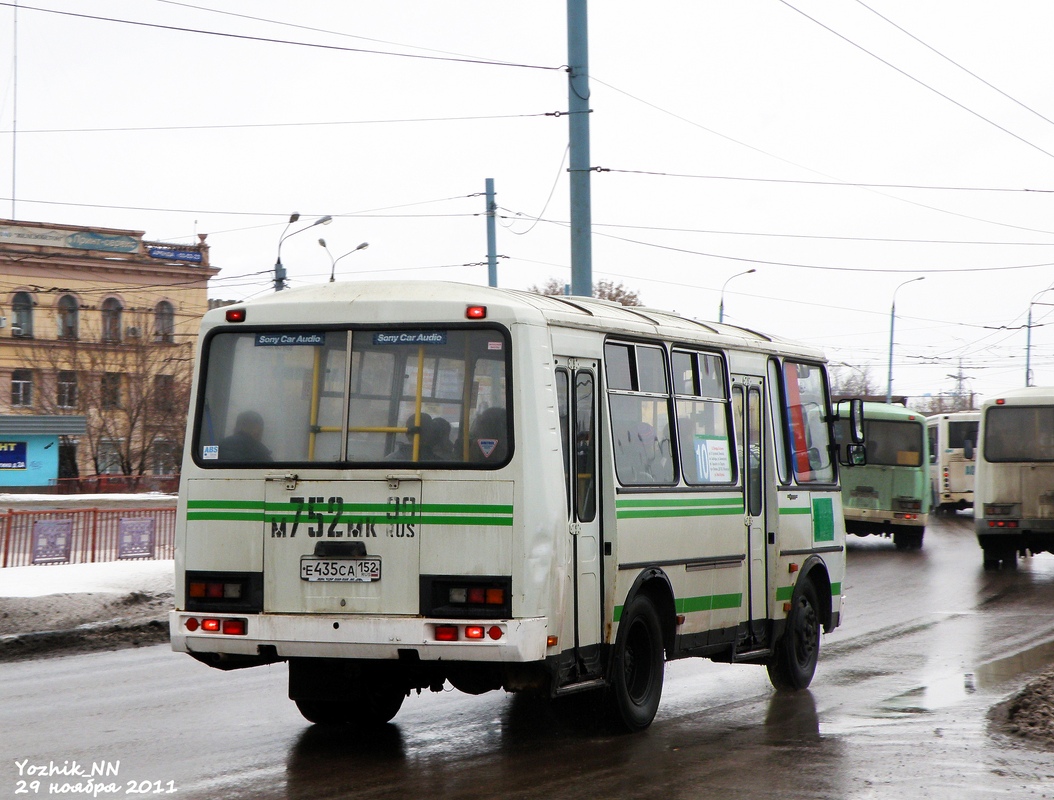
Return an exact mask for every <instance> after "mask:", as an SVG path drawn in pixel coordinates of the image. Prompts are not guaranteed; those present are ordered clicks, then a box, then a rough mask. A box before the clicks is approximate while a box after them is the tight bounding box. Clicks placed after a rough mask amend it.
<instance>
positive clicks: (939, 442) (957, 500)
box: [926, 409, 981, 513]
mask: <svg viewBox="0 0 1054 800" xmlns="http://www.w3.org/2000/svg"><path fill="white" fill-rule="evenodd" d="M980 424H981V412H980V411H978V410H976V409H974V410H972V411H970V410H968V411H950V412H948V413H946V414H934V415H932V416H929V417H927V418H926V430H927V432H928V433H929V446H930V497H931V508H932V509H933V512H934V513H937V512H940V511H948V512H955V511H958V510H960V509H967V508H973V492H974V476H975V472H976V469H977V429H978V427H979V426H980Z"/></svg>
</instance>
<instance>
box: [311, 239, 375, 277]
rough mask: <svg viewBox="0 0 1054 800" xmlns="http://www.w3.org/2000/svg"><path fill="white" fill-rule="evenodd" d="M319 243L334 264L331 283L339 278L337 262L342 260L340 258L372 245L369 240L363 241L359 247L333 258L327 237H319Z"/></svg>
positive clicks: (331, 271)
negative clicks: (327, 243)
mask: <svg viewBox="0 0 1054 800" xmlns="http://www.w3.org/2000/svg"><path fill="white" fill-rule="evenodd" d="M318 243H319V245H320V246H321V247H322V249H323V250H325V251H326V255H328V256H329V260H330V263H332V265H333V267H332V269H331V270H330V272H329V282H330V283H333V281H335V280H336V279H337V262H338V261H340V259H342V258H345V257H346V256H350V255H351V254H352V253H357V252H359V251H360V250H365V249H366V248H367V247H369V246H370V243H369V242H363V243H362V244H360V245H359V246H358V247H356V248H355V249H354V250H349V251H348V252H346V253H345V254H344V255H342V256H337V257H336V258H333V254H332V253H331V252H329V248H328V247H326V240H325V239H319V240H318Z"/></svg>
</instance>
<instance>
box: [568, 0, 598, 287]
mask: <svg viewBox="0 0 1054 800" xmlns="http://www.w3.org/2000/svg"><path fill="white" fill-rule="evenodd" d="M587 16H588V15H587V11H586V0H567V65H568V66H567V99H568V103H567V110H568V115H567V119H568V131H569V138H568V147H569V150H570V158H569V162H570V175H571V181H570V184H571V294H575V295H581V296H585V297H591V296H592V295H593V244H592V239H591V236H592V227H593V220H592V208H591V199H590V183H589V179H590V170H591V167H590V164H589V31H588V25H587Z"/></svg>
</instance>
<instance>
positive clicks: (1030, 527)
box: [974, 387, 1054, 569]
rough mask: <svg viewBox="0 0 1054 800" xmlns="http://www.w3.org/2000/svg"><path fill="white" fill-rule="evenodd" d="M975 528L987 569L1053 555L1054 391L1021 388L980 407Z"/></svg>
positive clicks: (989, 400)
mask: <svg viewBox="0 0 1054 800" xmlns="http://www.w3.org/2000/svg"><path fill="white" fill-rule="evenodd" d="M974 527H975V530H976V531H977V541H978V544H980V545H981V550H982V551H983V552H984V567H985V569H998V568H999V567H1000V566H1001V565H1002V566H1006V567H1009V568H1013V567H1015V566H1016V564H1017V557H1018V556H1019V555H1030V554H1035V553H1043V552H1049V553H1054V387H1030V388H1027V389H1016V390H1012V391H1008V392H1005V393H1003V394H1001V395H998V396H995V397H992V398H989V399H987V400H985V402H984V403H983V404H982V405H981V425H980V431H979V446H978V452H977V475H976V481H975V488H974Z"/></svg>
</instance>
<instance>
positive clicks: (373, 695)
mask: <svg viewBox="0 0 1054 800" xmlns="http://www.w3.org/2000/svg"><path fill="white" fill-rule="evenodd" d="M405 696H406V695H405V694H404V693H403V692H401V691H399V690H398V689H395V688H392V687H380V688H374V689H369V690H366V691H363V693H362V695H361V697H359V698H357V699H356V700H354V701H347V700H314V699H311V700H296V701H295V702H296V707H297V708H298V709H299V710H300V713H301V714H302V715H303V716H304V719H306V720H307V721H308V722H314V723H316V724H318V725H352V726H354V727H356V728H364V729H366V728H376V727H379V726H381V725H384V724H385V723H387V722H390V721H391V720H392V718H393V717H394V716H395V715H396V714H398V713H399V709H400V708H402V705H403V698H404V697H405Z"/></svg>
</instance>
